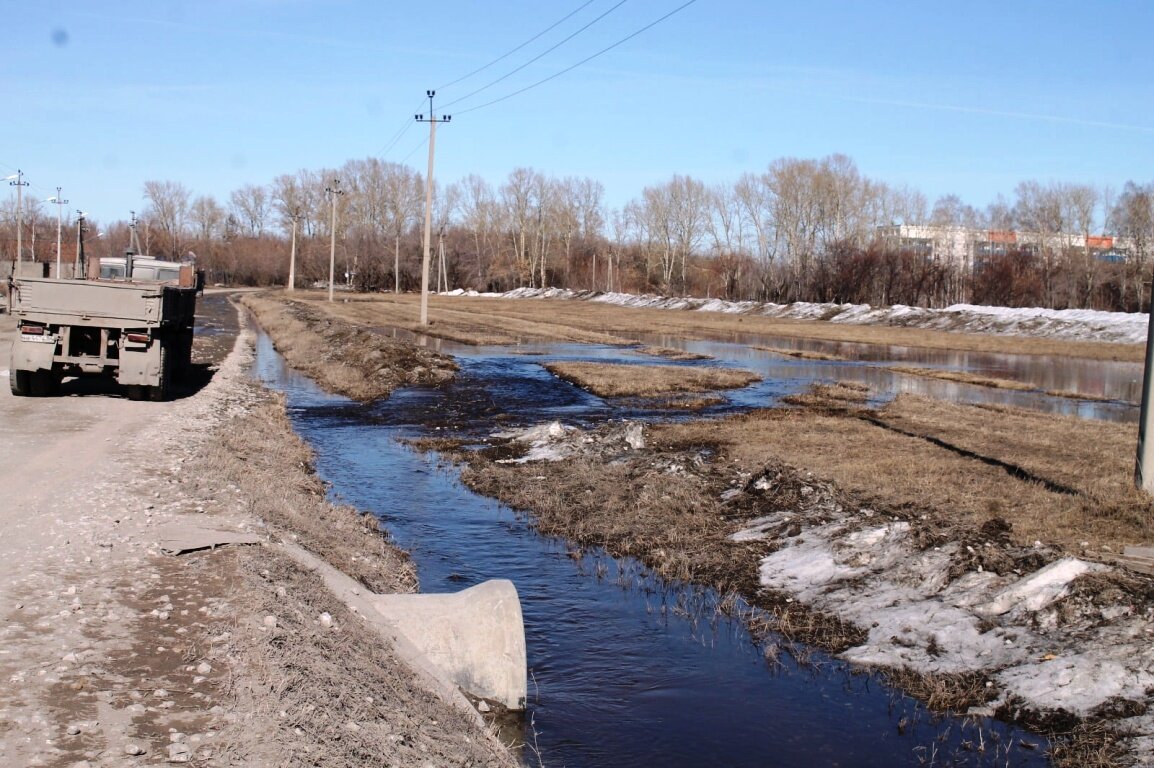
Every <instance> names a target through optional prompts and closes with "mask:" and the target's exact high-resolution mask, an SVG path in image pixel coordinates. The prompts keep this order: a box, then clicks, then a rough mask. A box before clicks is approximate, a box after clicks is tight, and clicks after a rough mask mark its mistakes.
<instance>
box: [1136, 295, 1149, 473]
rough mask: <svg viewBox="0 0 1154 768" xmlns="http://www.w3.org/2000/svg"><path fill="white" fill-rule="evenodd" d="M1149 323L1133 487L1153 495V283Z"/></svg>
mask: <svg viewBox="0 0 1154 768" xmlns="http://www.w3.org/2000/svg"><path fill="white" fill-rule="evenodd" d="M1147 310H1148V311H1149V312H1150V323H1149V325H1148V326H1147V329H1146V367H1145V369H1144V371H1143V374H1142V409H1141V411H1140V412H1139V415H1138V456H1137V460H1136V461H1135V462H1134V487H1136V488H1138V489H1139V490H1142V491H1145V492H1146V493H1148V494H1154V403H1152V402H1151V390H1154V283H1151V286H1150V306H1149V307H1147Z"/></svg>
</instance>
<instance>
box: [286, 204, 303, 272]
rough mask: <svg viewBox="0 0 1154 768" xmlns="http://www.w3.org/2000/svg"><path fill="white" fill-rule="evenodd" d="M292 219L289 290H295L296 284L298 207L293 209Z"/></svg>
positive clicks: (299, 217)
mask: <svg viewBox="0 0 1154 768" xmlns="http://www.w3.org/2000/svg"><path fill="white" fill-rule="evenodd" d="M292 220H293V245H292V250H291V251H290V252H289V278H288V290H290V291H292V290H296V286H297V224H298V223H300V220H301V212H300V209H299V208H298V209H297V210H295V211H293V213H292Z"/></svg>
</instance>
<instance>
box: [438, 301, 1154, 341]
mask: <svg viewBox="0 0 1154 768" xmlns="http://www.w3.org/2000/svg"><path fill="white" fill-rule="evenodd" d="M444 295H448V296H453V295H468V296H478V295H480V296H499V297H501V298H507V299H569V300H575V301H596V302H600V303H603V304H614V305H618V306H622V307H631V308H647V309H666V310H680V311H693V312H720V313H725V314H750V315H763V316H766V317H780V318H785V319H791V320H823V321H827V322H831V323H844V324H847V325H899V326H903V327H907V328H925V329H928V330H940V331H953V332H960V333H994V334H1005V335H1010V336H1031V337H1045V338H1053V339H1063V340H1067V341H1102V342H1111V343H1116V344H1144V343H1145V342H1146V333H1147V328H1148V326H1149V322H1150V318H1149V315H1147V314H1145V313H1132V314H1131V313H1125V312H1099V311H1096V310H1088V309H1040V308H1010V307H982V306H977V305H974V304H953V305H951V306H948V307H945V308H943V309H926V308H924V307H909V306H903V305H901V304H896V305H894V306H892V307H872V306H870V305H869V304H814V303H811V302H804V301H798V302H794V303H792V304H773V303H761V302H754V301H725V300H724V299H699V298H691V297H678V296H657V295H649V294H646V295H641V296H637V295H634V294H629V293H612V292H609V293H602V292H599V291H573V290H569V289H565V288H517V289H515V290H512V291H508V292H506V293H503V294H478V293H476V292H475V291H469V292H465V293H463V294H462V292H459V291H453V292H451V293H449V294H444Z"/></svg>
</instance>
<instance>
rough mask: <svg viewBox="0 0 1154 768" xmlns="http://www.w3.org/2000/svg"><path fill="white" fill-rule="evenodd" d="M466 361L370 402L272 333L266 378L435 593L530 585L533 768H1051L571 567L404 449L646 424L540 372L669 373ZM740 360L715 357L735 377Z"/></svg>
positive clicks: (596, 560) (578, 559)
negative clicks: (276, 341)
mask: <svg viewBox="0 0 1154 768" xmlns="http://www.w3.org/2000/svg"><path fill="white" fill-rule="evenodd" d="M733 346H735V347H736V346H737V345H733ZM453 351H454V352H455V353H456V354H457V356H458V362H459V363H460V365H461V370H460V372H459V374H458V376H457V377H456V379H455V380H454V381H452V382H450V383H448V384H446V385H444V386H442V387H439V388H411V389H406V390H401V391H398V392H396V393H394V394H393V396H391V397H390V398H389V399H387V400H385V401H382V402H378V403H374V404H370V405H359V404H356V403H353V402H350V401H348V400H345V399H343V398H339V397H334V396H330V395H326V394H324V393H322V392H321V391H319V390H318V389H317V388H316V387H315V386H314V385H313V384H312V383H311V382H310V381H308V380H307V379H304V378H303V377H301V376H299V375H296V374H294V373H292V372H291V371H289V370H287V369H286V368H285V366H284V364H283V361H282V360H281V359H280V357H279V356H278V355H277V354H276V352H275V351H274V350H273V349H272V346H271V344H270V343H269V341H268V339H267V338H266V337H264V336H263V335H262V336H261V337H260V339H259V341H258V347H257V361H256V371H257V375H258V376H259V377H260V378H261V379H262V380H264V381H265V382H267V383H268V384H270V385H271V386H273V387H275V388H278V389H281V390H282V391H284V392H285V393H286V395H287V398H288V407H289V410H290V415H291V417H292V420H293V424H294V426H295V428H296V429H297V430H298V432H299V433H300V434H301V436H302V437H303V438H304V439H306V440H307V441H308V442H309V443H310V444H311V445H312V446H313V448H314V450H315V451H316V456H317V470H318V472H319V474H320V475H321V476H322V477H323V478H324V479H325V480H327V481H329V482H331V483H332V493H333V495H334V496H336V497H338V498H339V499H341V500H343V501H345V502H348V503H350V504H353V505H355V506H356V507H358V508H361V509H364V510H367V511H371V512H373V513H374V514H376V515H378V516H379V517H380V518H381V519H382V520H383V521H385V523H386V524H387V527H388V529H389V531H390V532H391V533H392V535H393V537H394V538H395V539H396V541H397V542H398V544H399V545H400V546H402V547H404V548H406V549H408V550H409V551H410V552H411V553H412V556H413V559H414V561H415V563H416V565H417V567H418V571H419V575H420V580H421V589H422V591H424V592H455V591H458V590H460V589H464V588H466V587H469V586H471V585H473V584H476V583H479V582H481V581H484V580H486V579H490V578H508V579H511V580H512V581H513V582H514V584H515V585H516V587H517V590H518V592H519V595H520V599H521V604H522V609H523V612H524V617H525V632H526V641H527V650H528V664H529V674H530V682H529V702H528V710H527V712H526V718H525V724H524V732H523V738H524V740H525V742H526V745H527V746H526V747H525V748H524V750H523V756H524V759H525V762H526V763H527V764H529V765H538V764H541V765H545V766H549V767H550V768H560V767H568V768H576V767H578V766H622V765H627V766H633V765H661V766H766V765H772V766H782V767H784V768H792V767H800V766H862V767H863V768H864V767H869V766H879V768H880V767H881V766H918V765H965V766H986V765H990V766H993V765H999V766H1004V765H1013V766H1043V765H1047V764H1048V763H1047V760H1046V758H1045V756H1044V753H1045V750H1046V744H1045V743H1044V741H1042V740H1040V739H1038V738H1036V737H1033V736H1031V735H1029V734H1025V733H1023V732H1021V731H1018V730H1015V729H1012V728H1008V727H1007V726H1005V725H1003V724H1000V723H996V722H992V721H989V720H984V719H971V720H962V719H958V718H950V719H936V718H933V717H931V716H930V715H928V714H927V713H926V712H925V710H924V709H922V708H921V707H920V706H919V705H917V704H916V703H915V702H912V701H910V700H909V699H907V698H905V697H903V696H902V695H901V694H899V693H896V692H894V691H891V690H888V689H886V688H885V687H884V686H882V685H880V684H879V683H878V681H877V680H875V679H873V678H871V677H869V676H867V675H864V674H857V673H854V672H852V671H851V670H850V669H849V668H848V667H847V666H846V665H844V664H842V663H840V662H838V661H837V660H835V659H831V658H828V657H825V656H823V655H821V654H814V656H813V658H812V659H811V660H810V661H809V663H808V664H806V665H805V666H798V665H797V664H796V663H794V661H793V660H791V658H790V657H789V655H788V654H786V653H781V654H779V655H778V656H777V662H776V663H771V662H770V661H768V660H767V658H766V654H765V653H764V652H763V649H762V648H759V647H758V646H757V645H755V644H754V643H752V642H751V641H750V639H749V637H748V635H747V634H746V632H745V630H744V629H743V627H742V625H741V623H740V622H738V621H736V620H732V619H728V618H724V617H723V616H721V615H720V614H719V613H718V612H717V611H715V610H714V603H715V601H716V598H715V596H714V595H712V594H711V593H710V592H708V591H702V590H698V589H693V588H689V587H685V586H684V585H676V584H674V585H670V584H662V583H659V582H657V581H655V580H654V579H652V578H650V577H648V576H647V575H646V574H645V573H644V569H643V568H642V567H641V566H640V565H639V564H638V563H636V562H633V561H628V560H624V561H621V560H615V559H612V558H609V557H608V556H606V555H604V554H603V553H598V552H591V553H590V552H586V553H582V554H575V553H572V552H571V551H570V549H569V547H567V546H566V544H565V542H564V541H561V540H556V539H550V538H545V537H542V536H539V535H538V534H536V533H535V532H534V531H533V530H532V528H531V527H530V526H529V525H528V523H527V522H526V521H525V520H524V519H522V518H520V517H518V516H517V515H515V514H514V513H513V512H511V511H510V510H509V509H508V508H506V507H504V506H502V505H500V504H498V503H497V502H494V501H492V500H490V499H486V498H483V497H480V496H477V495H475V494H473V493H472V492H470V491H469V490H467V489H466V488H464V487H463V486H462V485H461V484H460V483H459V481H458V479H457V474H456V471H455V470H454V469H452V468H451V467H447V466H444V465H443V463H442V462H440V461H439V460H438V458H437V456H436V455H435V454H422V453H417V452H415V451H413V450H411V449H409V448H408V447H406V446H405V445H404V444H403V443H401V442H399V441H401V440H403V439H406V438H417V437H426V436H431V435H434V436H435V435H443V434H445V433H446V431H451V432H452V433H453V434H460V433H464V434H472V435H477V436H481V435H484V434H488V433H489V432H491V431H494V430H495V429H501V428H506V427H510V426H522V425H529V424H535V423H539V422H541V421H548V420H553V419H562V420H563V421H565V422H566V423H570V424H573V423H593V422H599V421H603V420H605V419H608V418H619V417H623V416H637V415H639V412H638V411H637V406H636V404H633V405H626V406H623V407H618V406H615V405H611V404H608V403H606V402H604V401H602V400H600V399H599V398H596V397H593V396H591V395H589V394H587V393H585V392H583V391H581V390H579V389H577V388H576V387H573V386H571V385H569V384H567V383H565V382H562V381H560V380H558V379H556V378H554V377H553V376H551V375H550V374H548V373H547V372H545V371H544V369H543V368H541V365H540V364H541V363H542V362H544V361H546V360H556V359H568V358H573V359H576V358H580V359H589V358H591V357H596V358H601V359H606V360H618V361H630V362H638V363H646V362H660V361H656V360H653V359H652V358H645V357H644V356H642V355H638V354H637V353H636V352H635V351H633V350H629V349H624V350H622V349H614V348H607V347H587V346H579V345H570V346H565V345H559V346H552V347H537V348H525V347H520V348H517V349H503V348H482V349H475V348H465V349H462V348H454V349H453ZM526 352H529V353H530V354H525V353H526ZM736 354H737V353H736V352H733V354H732V355H730V354H729V353H727V354H726V355H718V358H719V359H720V360H722V361H723V362H724V363H726V364H729V363H730V362H732V364H737V363H738V362H739V361H737V360H736V359H734V357H733V355H736ZM788 362H789V361H787V363H788ZM780 363H781V361H780V360H777V361H775V364H780ZM741 364H742V365H743V366H745V367H748V363H746V362H741ZM796 374H797V375H796V376H794V377H792V378H789V379H783V380H778V381H775V382H773V383H770V382H766V383H763V384H762V385H759V386H758V387H754V388H751V390H749V391H744V390H743V391H742V394H741V395H740V396H739V397H738V398H737V399H738V400H741V399H742V398H747V399H749V400H751V401H761V404H763V405H764V404H767V403H768V402H770V401H773V400H775V399H776V397H779V396H780V395H781V394H783V393H787V392H789V391H796V390H798V389H800V388H802V387H803V385H802V384H801V380H802V379H803V378H804V374H803V373H801V372H800V371H799V372H796ZM727 407H729V408H732V407H733V406H732V405H730V406H727ZM640 415H644V413H643V412H642V413H640ZM1023 740H1024V741H1025V742H1027V743H1028V744H1029V745H1031V746H1032V747H1033V748H1027V747H1023V746H1022V744H1021V742H1022V741H1023ZM979 745H981V746H982V747H983V748H982V749H979V748H978V747H979Z"/></svg>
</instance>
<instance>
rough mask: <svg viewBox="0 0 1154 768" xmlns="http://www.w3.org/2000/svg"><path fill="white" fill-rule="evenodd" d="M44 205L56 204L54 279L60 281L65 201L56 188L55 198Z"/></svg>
mask: <svg viewBox="0 0 1154 768" xmlns="http://www.w3.org/2000/svg"><path fill="white" fill-rule="evenodd" d="M45 202H46V203H56V279H57V280H59V279H60V237H61V235H62V234H63V232H64V206H65V205H67V204H68V201H67V200H64V199H63V198H61V197H60V187H57V188H56V197H50V198H48V199H47V200H45Z"/></svg>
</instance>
